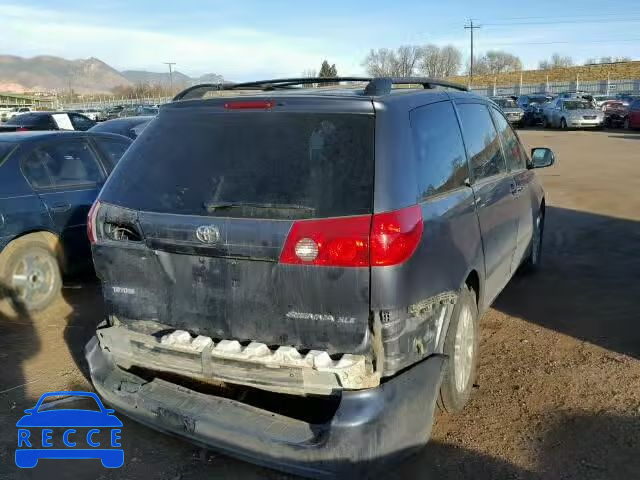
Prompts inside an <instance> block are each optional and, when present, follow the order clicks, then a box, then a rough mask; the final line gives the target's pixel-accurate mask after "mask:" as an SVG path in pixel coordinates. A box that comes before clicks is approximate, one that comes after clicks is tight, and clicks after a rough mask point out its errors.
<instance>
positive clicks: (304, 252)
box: [280, 205, 423, 267]
mask: <svg viewBox="0 0 640 480" xmlns="http://www.w3.org/2000/svg"><path fill="white" fill-rule="evenodd" d="M422 229H423V224H422V211H421V210H420V206H418V205H414V206H412V207H409V208H405V209H402V210H396V211H393V212H386V213H378V214H375V215H361V216H356V217H343V218H327V219H321V220H299V221H296V222H294V223H293V225H292V227H291V230H290V232H289V235H288V236H287V240H286V242H285V245H284V248H283V249H282V253H281V254H280V263H285V264H294V265H319V266H327V267H368V266H390V265H397V264H399V263H403V262H405V261H406V260H408V259H409V257H411V255H413V252H415V250H416V248H417V247H418V244H419V243H420V239H421V237H422Z"/></svg>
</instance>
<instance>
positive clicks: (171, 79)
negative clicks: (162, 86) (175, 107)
mask: <svg viewBox="0 0 640 480" xmlns="http://www.w3.org/2000/svg"><path fill="white" fill-rule="evenodd" d="M162 63H164V64H165V65H169V88H170V89H171V92H173V66H174V65H175V64H176V62H162Z"/></svg>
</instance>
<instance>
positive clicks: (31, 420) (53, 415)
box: [16, 410, 122, 427]
mask: <svg viewBox="0 0 640 480" xmlns="http://www.w3.org/2000/svg"><path fill="white" fill-rule="evenodd" d="M121 426H122V422H121V421H120V420H119V419H118V418H117V417H114V416H113V415H109V414H106V413H102V412H94V411H90V410H50V411H44V412H38V413H33V414H31V415H25V416H24V417H22V418H21V419H20V420H18V423H16V427H121Z"/></svg>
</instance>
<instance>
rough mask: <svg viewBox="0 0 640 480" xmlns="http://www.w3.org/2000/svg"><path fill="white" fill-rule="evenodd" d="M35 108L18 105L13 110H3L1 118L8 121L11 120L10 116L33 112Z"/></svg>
mask: <svg viewBox="0 0 640 480" xmlns="http://www.w3.org/2000/svg"><path fill="white" fill-rule="evenodd" d="M32 111H33V110H32V109H31V107H16V108H12V109H11V110H9V111H7V112H2V114H1V115H2V117H1V118H0V120H2V121H3V122H6V121H7V120H9V119H10V118H13V117H15V116H16V115H20V114H21V113H27V112H32Z"/></svg>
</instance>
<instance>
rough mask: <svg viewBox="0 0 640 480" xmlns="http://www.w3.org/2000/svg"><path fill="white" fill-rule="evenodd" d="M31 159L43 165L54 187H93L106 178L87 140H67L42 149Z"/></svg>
mask: <svg viewBox="0 0 640 480" xmlns="http://www.w3.org/2000/svg"><path fill="white" fill-rule="evenodd" d="M31 157H32V158H33V159H39V160H40V162H41V163H42V164H43V166H44V168H45V169H46V172H47V173H48V175H49V177H50V179H51V185H50V186H53V187H68V186H75V185H92V184H95V183H98V182H100V181H102V180H103V178H104V177H103V175H102V172H101V170H100V166H99V164H98V161H97V159H96V158H95V156H94V154H93V152H92V151H91V149H90V148H89V145H88V144H87V142H86V141H85V140H79V139H78V140H65V141H62V142H58V143H55V144H51V145H47V146H44V147H40V148H38V149H37V150H36V151H35V152H34V153H33V154H32V155H31Z"/></svg>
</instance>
